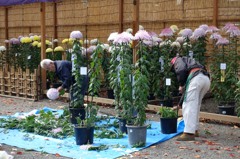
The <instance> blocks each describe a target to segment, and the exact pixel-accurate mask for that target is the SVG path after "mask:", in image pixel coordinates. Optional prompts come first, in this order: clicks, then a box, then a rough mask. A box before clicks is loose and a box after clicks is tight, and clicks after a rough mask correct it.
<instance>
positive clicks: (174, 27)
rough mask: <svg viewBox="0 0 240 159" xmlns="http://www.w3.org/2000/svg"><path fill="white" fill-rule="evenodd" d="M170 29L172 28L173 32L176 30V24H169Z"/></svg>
mask: <svg viewBox="0 0 240 159" xmlns="http://www.w3.org/2000/svg"><path fill="white" fill-rule="evenodd" d="M170 29H172V31H173V33H175V32H177V31H178V30H179V29H178V27H177V26H176V25H171V26H170Z"/></svg>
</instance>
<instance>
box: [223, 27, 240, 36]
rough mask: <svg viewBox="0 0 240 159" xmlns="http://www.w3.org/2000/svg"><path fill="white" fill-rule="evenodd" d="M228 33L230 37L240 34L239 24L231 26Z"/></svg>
mask: <svg viewBox="0 0 240 159" xmlns="http://www.w3.org/2000/svg"><path fill="white" fill-rule="evenodd" d="M226 33H229V34H230V37H236V36H240V30H239V28H238V27H237V26H230V27H229V28H228V30H227V31H226Z"/></svg>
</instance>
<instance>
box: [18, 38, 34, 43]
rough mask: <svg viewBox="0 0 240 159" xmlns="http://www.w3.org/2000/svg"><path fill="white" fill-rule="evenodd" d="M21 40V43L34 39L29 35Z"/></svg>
mask: <svg viewBox="0 0 240 159" xmlns="http://www.w3.org/2000/svg"><path fill="white" fill-rule="evenodd" d="M20 41H21V43H31V42H32V39H31V38H29V37H23V38H21V40H20Z"/></svg>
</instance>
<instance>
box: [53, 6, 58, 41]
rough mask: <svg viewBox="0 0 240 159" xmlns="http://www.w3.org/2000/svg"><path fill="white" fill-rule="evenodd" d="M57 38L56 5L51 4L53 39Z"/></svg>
mask: <svg viewBox="0 0 240 159" xmlns="http://www.w3.org/2000/svg"><path fill="white" fill-rule="evenodd" d="M57 38H58V30H57V3H56V2H54V3H53V39H57Z"/></svg>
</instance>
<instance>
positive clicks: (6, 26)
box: [4, 7, 9, 39]
mask: <svg viewBox="0 0 240 159" xmlns="http://www.w3.org/2000/svg"><path fill="white" fill-rule="evenodd" d="M4 12H5V13H4V14H5V19H4V30H5V37H4V38H5V39H8V38H9V35H8V34H9V33H8V8H7V7H5V10H4Z"/></svg>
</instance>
